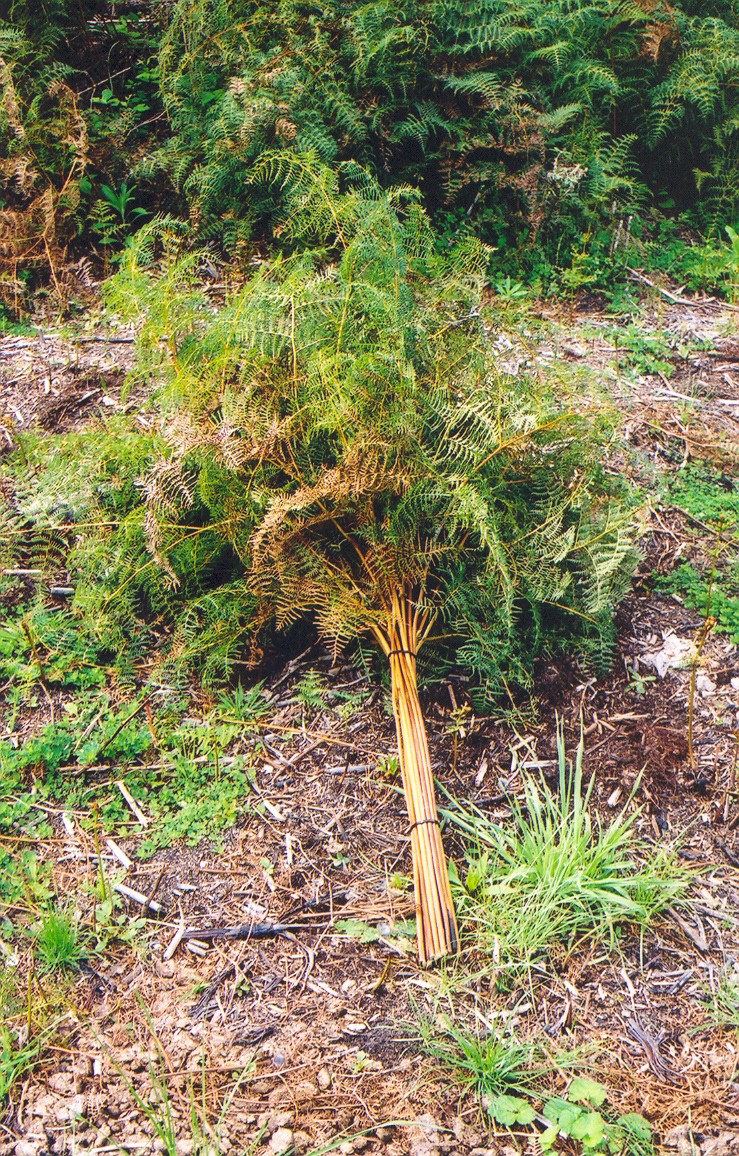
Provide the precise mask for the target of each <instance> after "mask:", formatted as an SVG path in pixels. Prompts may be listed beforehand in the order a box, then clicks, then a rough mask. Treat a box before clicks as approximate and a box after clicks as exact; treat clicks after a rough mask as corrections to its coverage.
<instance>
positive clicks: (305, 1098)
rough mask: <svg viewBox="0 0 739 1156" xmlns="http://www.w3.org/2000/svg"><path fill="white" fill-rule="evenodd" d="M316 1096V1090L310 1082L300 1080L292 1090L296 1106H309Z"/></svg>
mask: <svg viewBox="0 0 739 1156" xmlns="http://www.w3.org/2000/svg"><path fill="white" fill-rule="evenodd" d="M317 1095H318V1088H317V1087H316V1085H315V1084H313V1083H312V1082H311V1081H310V1080H301V1081H300V1083H299V1084H296V1085H295V1088H294V1089H293V1096H294V1097H295V1103H296V1104H310V1103H312V1102H313V1100H315V1098H316V1096H317Z"/></svg>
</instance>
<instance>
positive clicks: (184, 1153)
mask: <svg viewBox="0 0 739 1156" xmlns="http://www.w3.org/2000/svg"><path fill="white" fill-rule="evenodd" d="M194 1147H195V1144H194V1142H193V1141H192V1140H178V1141H177V1143H176V1145H175V1152H176V1153H177V1156H192V1150H193V1148H194Z"/></svg>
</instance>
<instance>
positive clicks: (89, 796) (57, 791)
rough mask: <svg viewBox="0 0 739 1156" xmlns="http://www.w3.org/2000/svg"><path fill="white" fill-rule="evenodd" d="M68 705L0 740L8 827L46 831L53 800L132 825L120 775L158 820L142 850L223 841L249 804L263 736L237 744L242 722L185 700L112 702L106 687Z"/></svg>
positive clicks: (2, 813) (112, 824) (2, 821)
mask: <svg viewBox="0 0 739 1156" xmlns="http://www.w3.org/2000/svg"><path fill="white" fill-rule="evenodd" d="M67 705H68V710H67V711H66V712H65V715H64V717H63V718H61V719H60V720H59V721H58V722H55V723H49V724H47V725H46V726H45V727H43V728H42V729H41V730H40V731H38V732H37V733H36V734H33V735H31V736H29V737H27V738H25V739H24V740H23V739H21V740H18V739H14V738H13V736H12V735H11V737H10V738H9V739H6V740H4V741H3V742H2V743H0V775H2V780H3V787H4V794H5V796H6V799H8V800H9V801H10V804H11V805H9V806H8V805H3V806H2V807H0V829H1V830H2V831H3V833H5V834H6V835H10V834H23V835H25V836H29V835H31V834H36V835H39V836H43V834H44V826H45V819H44V818H43V817H42V816H43V815H44V812H43V806H44V804H45V803H48V804H51V805H53V806H56V807H58V806H59V805H60V804H63V805H64V806H65V807H66V808H69V809H70V810H76V811H78V812H81V813H82V815H83V822H84V823H86V824H87V825H88V826H90V827H95V825H96V824H100V823H102V824H103V825H104V826H105V828H106V830H109V831H112V830H114V829H117V828H120V827H121V826H125V825H127V824H129V823H130V822H131V821H132V816H131V812H130V810H129V809H128V805H127V803H126V802H125V800H124V798H123V796H122V794H121V792H120V791H119V790H118V788H117V787H116V785H115V780H118V779H121V780H122V781H124V782H125V785H126V787H127V788H128V790H129V792H130V793H131V794H132V795H133V796H134V798H135V799H136V800H137V801H138V802H139V804H140V806H141V808H142V809H143V810H144V812H145V813H146V814H147V815H148V817H149V818H150V819H151V827H150V828H149V829H148V830H147V833H146V835H145V838H144V840H143V842H142V843H141V846H140V847H139V848H138V855H139V857H144V858H145V857H147V856H149V855H151V854H153V852H154V851H155V850H157V848H159V847H163V846H168V845H169V844H170V843H172V842H173V841H174V840H176V839H185V840H186V841H188V842H190V843H197V842H199V841H200V840H201V839H204V838H210V839H216V840H217V839H218V837H219V836H220V835H221V834H222V832H224V831H225V830H227V829H228V828H229V827H231V826H233V824H234V823H235V822H236V820H237V818H238V817H239V815H241V814H242V813H244V811H245V810H248V809H249V808H250V806H251V804H250V801H249V795H250V791H251V785H252V782H253V778H254V771H253V765H254V758H255V754H254V751H255V749H256V743H255V744H254V746H253V747H249V748H247V749H246V750H245V749H244V748H243V743H239V744H237V740H240V739H242V738H243V734H244V724H243V723H242V722H241V721H239V720H236V719H235V720H234V721H231V722H226V721H222V719H221V717H220V715H219V713H218V709H217V708H216V710H214V711H213V712H211V713H210V714H209V715H208V716H206V717H205V718H191V717H189V716H188V715H187V714H186V713H185V707H184V706H183V703H182V701H181V700H180V701H179V702H175V703H174V704H172V705H167V706H159V707H157V706H156V703H155V704H154V709H151V707H150V708H149V711H148V712H146V710H145V709H142V708H146V707H147V706H148V705H149V700H148V699H147V698H146V697H145V696H139V699H138V702H136V701H135V700H134V701H133V704H132V702H131V700H128V701H124V702H123V703H120V704H114V703H113V702H112V701H111V699H110V696H108V695H107V694H105V693H97V694H91V693H89V692H88V693H85V694H78V695H77V696H76V698H75V699H74V700H73V701H71V702H69V703H68V704H67ZM142 716H143V718H142ZM235 745H238V746H239V748H240V749H239V752H238V753H234V746H235ZM85 815H86V816H88V817H87V819H85V818H84V816H85ZM40 816H41V817H40Z"/></svg>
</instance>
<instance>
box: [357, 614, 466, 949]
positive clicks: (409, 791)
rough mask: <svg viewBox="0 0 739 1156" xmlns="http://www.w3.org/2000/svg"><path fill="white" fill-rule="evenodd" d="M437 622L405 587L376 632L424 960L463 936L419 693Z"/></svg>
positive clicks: (419, 947)
mask: <svg viewBox="0 0 739 1156" xmlns="http://www.w3.org/2000/svg"><path fill="white" fill-rule="evenodd" d="M431 621H432V619H431V615H430V614H429V613H428V611H427V610H423V609H420V608H419V607H418V606H415V607H414V606H413V604H412V602H411V600H410V599H409V598H408V597H407V596H406V595H405V593H404V592H402V591H401V592H399V593H397V594H396V595H394V597H393V599H392V603H391V606H390V609H389V613H388V620H387V629H386V631H381V630H379V629H378V630H376V632H375V633H376V637H377V639H378V641H379V643H380V645H381V647H382V649H383V650H384V652H385V654H386V656H387V658H388V660H389V662H390V676H391V680H392V699H393V714H394V716H395V726H396V729H397V734H398V752H399V757H400V769H401V775H402V779H403V790H404V792H405V799H406V806H407V808H408V817H409V819H410V831H411V851H412V856H413V884H414V891H415V903H416V924H417V928H418V955H419V959H420V961H421V963H423V964H426V963H429V962H431V961H432V960H434V959H438V958H440V957H441V956H444V955H448V954H449V953H450V952H455V951H456V950H457V944H458V940H459V935H458V930H457V920H456V916H455V914H454V903H453V901H452V892H451V887H450V885H449V873H448V871H447V864H446V856H445V854H444V847H443V844H442V841H441V829H440V826H439V817H438V813H437V809H436V792H435V789H434V778H433V774H432V771H431V756H430V753H429V745H428V738H427V736H426V726H425V723H424V720H423V714H422V711H421V702H420V699H419V697H418V678H417V670H416V656H417V654H418V651H419V648H420V647H421V645H422V644H423V642H424V640H425V638H426V637H427V635H428V631H429V629H430V626H431Z"/></svg>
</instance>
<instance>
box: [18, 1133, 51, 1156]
mask: <svg viewBox="0 0 739 1156" xmlns="http://www.w3.org/2000/svg"><path fill="white" fill-rule="evenodd" d="M45 1143H46V1141H45V1140H42V1139H40V1138H39V1139H38V1140H37V1139H35V1138H34V1139H31V1138H30V1137H29V1138H28V1139H26V1140H19V1141H18V1143H17V1144H16V1146H15V1156H39V1153H40V1151H41V1148H42V1147H43V1146H44V1144H45Z"/></svg>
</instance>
